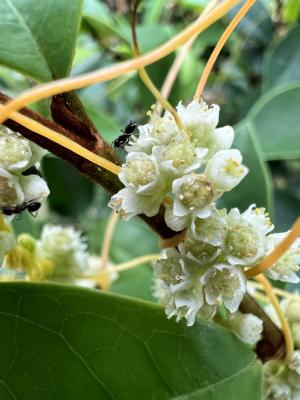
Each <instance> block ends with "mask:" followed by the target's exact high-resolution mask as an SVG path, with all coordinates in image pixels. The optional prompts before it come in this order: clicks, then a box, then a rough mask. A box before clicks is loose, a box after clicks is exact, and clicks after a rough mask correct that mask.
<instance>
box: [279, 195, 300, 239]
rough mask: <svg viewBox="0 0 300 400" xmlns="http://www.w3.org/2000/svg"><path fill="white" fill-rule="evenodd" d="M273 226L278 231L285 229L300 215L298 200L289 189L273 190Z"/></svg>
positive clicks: (299, 202) (299, 201)
mask: <svg viewBox="0 0 300 400" xmlns="http://www.w3.org/2000/svg"><path fill="white" fill-rule="evenodd" d="M274 194H275V197H274V200H275V201H274V205H275V220H274V223H275V227H276V230H277V231H278V232H283V231H287V230H289V229H290V228H291V226H292V225H293V223H294V222H295V221H296V219H297V218H298V216H299V215H300V200H299V199H298V198H297V197H296V196H295V195H294V194H293V193H291V192H290V191H289V190H280V189H276V190H275V193H274Z"/></svg>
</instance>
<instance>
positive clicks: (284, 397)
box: [267, 379, 296, 400]
mask: <svg viewBox="0 0 300 400" xmlns="http://www.w3.org/2000/svg"><path fill="white" fill-rule="evenodd" d="M268 395H269V396H270V397H267V399H272V400H296V399H295V398H294V397H293V396H292V388H291V386H290V385H289V384H288V383H286V382H285V381H284V380H283V379H277V380H276V381H274V382H273V383H272V384H271V386H270V388H269V391H268Z"/></svg>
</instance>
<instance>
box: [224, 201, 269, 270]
mask: <svg viewBox="0 0 300 400" xmlns="http://www.w3.org/2000/svg"><path fill="white" fill-rule="evenodd" d="M252 207H253V206H251V208H252ZM249 209H250V208H249ZM249 209H248V210H246V211H245V212H244V213H242V214H240V212H239V210H238V209H237V208H233V209H231V210H230V212H229V214H228V216H227V233H226V237H225V240H224V253H225V254H226V256H227V259H228V262H229V263H230V264H233V265H247V266H251V265H254V264H255V263H257V262H258V260H259V259H260V258H261V257H262V256H263V255H264V254H265V248H264V246H265V240H266V238H265V233H266V232H267V231H268V228H267V227H266V226H265V225H264V224H263V223H261V217H260V216H259V217H258V216H257V215H256V211H255V210H252V209H251V210H250V211H251V213H249ZM259 212H260V211H259ZM251 215H252V218H251Z"/></svg>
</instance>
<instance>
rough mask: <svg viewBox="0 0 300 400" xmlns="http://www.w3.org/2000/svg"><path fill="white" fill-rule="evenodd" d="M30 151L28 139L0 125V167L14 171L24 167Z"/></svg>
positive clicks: (29, 156) (27, 163)
mask: <svg viewBox="0 0 300 400" xmlns="http://www.w3.org/2000/svg"><path fill="white" fill-rule="evenodd" d="M31 156H32V153H31V148H30V144H29V141H28V140H26V139H24V138H23V137H22V136H21V135H20V134H18V133H15V132H13V131H11V130H10V129H8V128H5V127H0V167H2V168H5V169H6V170H7V171H10V172H16V171H22V170H24V169H26V168H27V167H28V165H29V162H30V159H31Z"/></svg>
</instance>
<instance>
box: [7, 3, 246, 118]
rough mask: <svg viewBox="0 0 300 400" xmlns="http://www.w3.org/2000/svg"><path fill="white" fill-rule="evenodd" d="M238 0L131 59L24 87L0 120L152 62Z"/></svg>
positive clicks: (211, 22)
mask: <svg viewBox="0 0 300 400" xmlns="http://www.w3.org/2000/svg"><path fill="white" fill-rule="evenodd" d="M240 1H241V0H225V1H224V2H223V3H221V4H220V5H219V6H217V7H216V8H215V9H214V10H212V11H211V12H210V13H209V14H208V15H206V16H205V17H204V18H203V19H201V21H195V22H194V23H193V24H191V25H190V26H188V27H187V28H186V29H184V30H183V31H182V32H180V33H179V34H177V35H176V36H175V37H173V38H172V39H170V40H169V41H168V42H166V43H164V44H163V45H162V46H160V47H158V48H157V49H155V50H152V51H150V52H149V53H146V54H144V55H142V56H139V57H136V58H134V59H132V60H128V61H124V62H121V63H119V64H116V65H112V66H110V67H106V68H102V69H100V70H97V71H94V72H90V73H87V74H84V75H81V76H78V77H75V78H73V77H71V78H65V79H59V80H57V81H53V82H50V83H46V84H43V85H40V86H37V87H35V88H33V89H30V90H27V91H26V92H24V93H23V94H22V95H20V96H19V97H17V98H16V99H15V100H12V101H10V102H8V103H6V105H5V107H4V108H3V109H2V110H1V112H0V123H2V122H3V121H5V120H6V119H7V118H8V117H9V116H10V114H11V113H12V112H13V111H17V110H20V109H21V108H22V107H24V106H26V105H27V104H29V103H33V102H36V101H39V100H42V99H44V98H47V97H50V96H53V95H55V94H59V93H64V92H68V91H71V90H75V89H79V88H83V87H86V86H88V85H92V84H94V83H100V82H104V81H108V80H110V79H113V78H116V77H118V76H120V75H123V74H126V73H128V72H130V71H132V70H134V69H138V68H141V67H144V66H146V65H149V64H152V63H154V62H155V61H157V60H160V59H161V58H163V57H165V56H167V55H168V54H170V53H172V52H173V51H174V50H175V49H176V48H178V47H180V46H181V45H183V44H184V43H185V42H187V41H188V40H189V39H190V38H191V37H193V36H194V35H197V34H199V33H200V32H203V31H204V30H205V29H206V28H208V27H209V26H210V25H212V24H213V23H214V22H216V21H217V20H219V19H220V18H222V17H223V16H224V15H225V14H226V13H227V12H228V11H230V10H231V9H232V8H233V7H234V6H235V5H237V4H238V3H239V2H240Z"/></svg>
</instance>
